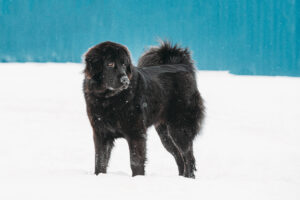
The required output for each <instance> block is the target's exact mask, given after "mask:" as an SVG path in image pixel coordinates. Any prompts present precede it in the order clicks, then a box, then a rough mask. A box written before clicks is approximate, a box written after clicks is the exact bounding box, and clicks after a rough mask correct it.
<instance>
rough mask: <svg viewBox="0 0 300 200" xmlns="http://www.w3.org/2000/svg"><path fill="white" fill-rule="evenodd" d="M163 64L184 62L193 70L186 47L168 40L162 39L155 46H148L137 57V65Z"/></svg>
mask: <svg viewBox="0 0 300 200" xmlns="http://www.w3.org/2000/svg"><path fill="white" fill-rule="evenodd" d="M165 64H185V65H187V67H190V68H191V69H192V70H194V65H193V60H192V59H191V53H190V51H189V49H188V48H182V47H180V46H178V45H177V44H175V45H172V44H171V43H170V42H168V41H162V42H161V44H160V45H159V46H157V47H151V48H149V49H148V50H147V51H146V52H145V53H144V54H143V55H142V56H141V57H140V59H139V61H138V67H149V66H157V65H165Z"/></svg>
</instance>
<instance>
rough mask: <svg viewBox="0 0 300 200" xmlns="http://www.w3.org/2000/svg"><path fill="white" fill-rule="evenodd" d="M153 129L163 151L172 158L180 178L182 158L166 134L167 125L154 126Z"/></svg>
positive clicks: (182, 166) (182, 169) (182, 164)
mask: <svg viewBox="0 0 300 200" xmlns="http://www.w3.org/2000/svg"><path fill="white" fill-rule="evenodd" d="M155 129H156V131H157V133H158V135H159V137H160V140H161V142H162V144H163V145H164V147H165V149H166V150H167V151H168V152H170V153H171V154H172V155H173V156H174V158H175V160H176V163H177V166H178V171H179V175H180V176H182V175H183V172H184V163H183V157H182V155H181V154H180V151H179V149H178V147H177V146H176V145H175V144H174V142H173V140H172V138H171V136H170V134H169V133H168V127H167V125H166V124H159V125H156V126H155Z"/></svg>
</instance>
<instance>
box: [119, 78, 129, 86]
mask: <svg viewBox="0 0 300 200" xmlns="http://www.w3.org/2000/svg"><path fill="white" fill-rule="evenodd" d="M120 81H121V83H123V85H129V82H130V81H129V78H128V77H127V76H122V77H121V78H120Z"/></svg>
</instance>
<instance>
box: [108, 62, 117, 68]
mask: <svg viewBox="0 0 300 200" xmlns="http://www.w3.org/2000/svg"><path fill="white" fill-rule="evenodd" d="M107 66H109V67H115V63H113V62H110V63H108V64H107Z"/></svg>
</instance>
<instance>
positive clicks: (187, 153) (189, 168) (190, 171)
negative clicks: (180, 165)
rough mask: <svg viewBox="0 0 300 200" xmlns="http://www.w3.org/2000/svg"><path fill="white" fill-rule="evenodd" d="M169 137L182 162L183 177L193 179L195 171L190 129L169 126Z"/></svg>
mask: <svg viewBox="0 0 300 200" xmlns="http://www.w3.org/2000/svg"><path fill="white" fill-rule="evenodd" d="M169 130H170V135H171V137H172V139H173V141H174V143H175V144H176V146H177V147H178V149H179V151H180V153H181V155H182V157H183V162H184V172H183V176H184V177H188V178H195V174H194V171H196V163H195V157H194V154H193V138H194V137H193V136H192V134H191V131H192V130H191V129H190V128H188V127H186V128H183V127H180V128H179V127H176V126H169Z"/></svg>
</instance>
